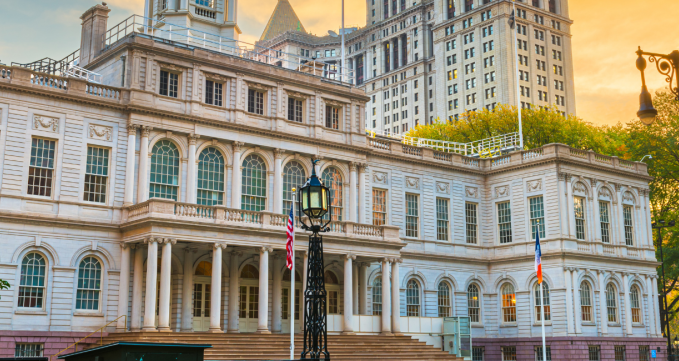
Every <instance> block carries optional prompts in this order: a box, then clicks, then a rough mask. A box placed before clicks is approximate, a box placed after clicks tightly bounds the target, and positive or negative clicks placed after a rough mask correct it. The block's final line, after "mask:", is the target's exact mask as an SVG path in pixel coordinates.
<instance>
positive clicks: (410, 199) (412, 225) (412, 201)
mask: <svg viewBox="0 0 679 361" xmlns="http://www.w3.org/2000/svg"><path fill="white" fill-rule="evenodd" d="M418 198H419V197H418V196H417V195H416V194H406V212H407V213H406V237H415V238H417V236H418V225H419V204H418V203H419V202H418Z"/></svg>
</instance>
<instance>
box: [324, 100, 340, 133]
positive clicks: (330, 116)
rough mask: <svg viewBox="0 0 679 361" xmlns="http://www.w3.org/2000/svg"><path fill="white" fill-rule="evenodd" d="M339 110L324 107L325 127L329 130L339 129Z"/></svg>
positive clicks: (327, 106) (328, 106)
mask: <svg viewBox="0 0 679 361" xmlns="http://www.w3.org/2000/svg"><path fill="white" fill-rule="evenodd" d="M339 112H340V110H339V108H336V107H333V106H330V105H326V106H325V126H326V127H327V128H331V129H339Z"/></svg>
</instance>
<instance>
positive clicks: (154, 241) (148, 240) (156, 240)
mask: <svg viewBox="0 0 679 361" xmlns="http://www.w3.org/2000/svg"><path fill="white" fill-rule="evenodd" d="M161 239H162V238H157V237H147V238H144V243H148V244H151V243H157V242H160V240H161Z"/></svg>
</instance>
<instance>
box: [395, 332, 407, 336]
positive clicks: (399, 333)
mask: <svg viewBox="0 0 679 361" xmlns="http://www.w3.org/2000/svg"><path fill="white" fill-rule="evenodd" d="M392 335H394V336H405V334H404V333H401V332H394V333H393V334H392Z"/></svg>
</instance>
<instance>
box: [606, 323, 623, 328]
mask: <svg viewBox="0 0 679 361" xmlns="http://www.w3.org/2000/svg"><path fill="white" fill-rule="evenodd" d="M620 326H622V324H621V323H611V322H609V323H608V327H620Z"/></svg>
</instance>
